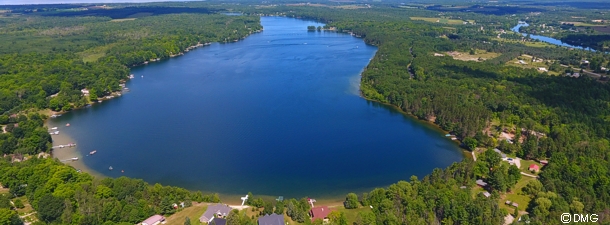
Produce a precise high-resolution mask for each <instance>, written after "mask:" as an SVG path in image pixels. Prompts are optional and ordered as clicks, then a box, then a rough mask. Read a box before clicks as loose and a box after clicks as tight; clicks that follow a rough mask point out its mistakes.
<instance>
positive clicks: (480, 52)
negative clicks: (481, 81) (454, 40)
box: [452, 50, 500, 61]
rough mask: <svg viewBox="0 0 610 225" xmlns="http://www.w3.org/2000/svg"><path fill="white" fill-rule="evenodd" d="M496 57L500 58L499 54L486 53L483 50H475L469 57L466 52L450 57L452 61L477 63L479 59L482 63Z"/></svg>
mask: <svg viewBox="0 0 610 225" xmlns="http://www.w3.org/2000/svg"><path fill="white" fill-rule="evenodd" d="M498 56H500V53H495V52H487V51H484V50H476V51H475V54H474V55H471V54H469V53H468V52H458V54H454V55H452V57H453V59H456V60H462V61H479V58H481V61H484V60H487V59H493V58H495V57H498Z"/></svg>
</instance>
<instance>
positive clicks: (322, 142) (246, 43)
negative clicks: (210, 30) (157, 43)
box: [48, 17, 463, 198]
mask: <svg viewBox="0 0 610 225" xmlns="http://www.w3.org/2000/svg"><path fill="white" fill-rule="evenodd" d="M261 21H262V24H263V26H264V31H263V32H261V33H257V34H253V35H251V36H249V37H247V38H246V39H245V40H242V41H239V42H235V43H229V44H218V43H215V44H212V45H210V46H206V47H202V48H199V49H197V50H194V51H191V52H189V53H187V54H185V55H184V56H181V57H177V58H172V59H169V60H165V61H162V62H157V63H151V64H149V65H147V66H142V67H136V68H133V69H132V73H133V74H135V79H133V80H131V81H129V82H128V83H127V87H129V89H130V90H131V91H130V92H129V93H126V94H124V95H123V96H122V97H119V98H115V99H113V100H109V101H104V102H103V103H101V104H95V105H93V106H91V107H88V108H85V109H81V110H76V111H73V112H70V113H67V114H65V115H63V116H61V117H58V118H55V119H51V120H50V121H49V124H48V126H50V127H52V126H58V127H59V130H60V131H61V132H62V133H61V134H60V135H57V136H62V135H63V136H65V135H67V136H69V137H70V138H71V139H72V140H74V141H76V143H77V144H78V149H77V151H78V153H79V154H80V157H81V158H82V161H83V162H84V164H86V165H87V166H88V167H89V168H91V169H92V170H95V171H97V172H99V173H101V174H103V175H105V176H109V177H118V176H121V175H125V176H129V177H134V178H142V179H144V180H145V181H148V182H150V183H156V182H159V183H161V184H164V185H176V186H180V187H185V188H188V189H192V190H203V191H211V192H219V193H221V194H224V195H245V194H246V193H247V192H248V191H251V192H253V193H254V194H255V195H256V194H264V195H269V196H286V197H303V196H312V197H317V198H331V197H337V196H344V195H345V194H346V193H348V192H356V193H362V192H363V191H370V190H371V189H372V188H375V187H384V186H387V185H390V184H392V183H395V182H397V181H399V180H408V179H409V178H410V177H411V175H417V176H419V177H420V178H421V177H423V176H425V175H427V174H429V173H430V172H431V171H432V170H433V169H434V168H438V167H440V168H445V167H447V166H448V165H450V164H451V163H453V162H456V161H460V160H462V158H463V153H462V151H461V150H460V149H459V148H458V146H457V145H456V143H454V142H452V141H451V140H449V139H448V138H446V137H444V134H443V133H442V131H439V130H438V129H435V128H433V127H432V126H430V125H428V124H424V123H422V122H421V121H418V120H415V119H413V118H411V117H408V116H405V115H404V114H402V113H400V112H399V111H397V110H395V109H394V108H392V107H388V106H385V105H382V104H378V103H375V102H371V101H367V100H365V99H363V98H362V97H360V96H359V82H360V73H361V72H362V71H363V69H364V68H365V67H366V65H367V64H368V62H369V61H370V59H371V58H372V57H373V56H374V54H375V52H376V50H377V48H376V47H374V46H368V45H366V44H364V42H363V40H362V39H359V38H355V37H353V36H350V35H347V34H342V33H335V32H315V31H314V32H309V31H307V26H310V25H313V26H322V25H323V24H320V23H315V22H311V21H304V20H297V19H291V18H284V17H263V18H262V19H261ZM66 123H70V124H71V126H70V127H66V126H64V125H65V124H66ZM54 136H55V135H54ZM55 144H56V145H57V144H64V143H55ZM92 150H97V153H96V154H95V155H92V156H86V155H87V154H88V152H90V151H92ZM57 151H58V152H60V151H69V149H59V150H57ZM66 157H67V156H66ZM109 166H112V167H113V168H114V170H112V171H110V170H108V168H109ZM121 170H124V173H121Z"/></svg>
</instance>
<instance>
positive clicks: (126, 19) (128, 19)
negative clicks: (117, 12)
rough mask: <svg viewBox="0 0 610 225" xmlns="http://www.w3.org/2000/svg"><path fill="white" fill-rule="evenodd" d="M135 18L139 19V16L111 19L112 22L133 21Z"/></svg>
mask: <svg viewBox="0 0 610 225" xmlns="http://www.w3.org/2000/svg"><path fill="white" fill-rule="evenodd" d="M135 19H137V18H125V19H113V20H110V22H123V21H132V20H135Z"/></svg>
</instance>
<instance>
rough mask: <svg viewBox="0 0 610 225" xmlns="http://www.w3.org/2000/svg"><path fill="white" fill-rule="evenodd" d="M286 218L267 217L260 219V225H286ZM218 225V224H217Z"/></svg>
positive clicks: (273, 215) (276, 215) (272, 215)
mask: <svg viewBox="0 0 610 225" xmlns="http://www.w3.org/2000/svg"><path fill="white" fill-rule="evenodd" d="M285 224H286V223H285V222H284V216H283V215H278V214H275V213H273V214H271V215H265V216H262V217H259V218H258V225H285ZM216 225H218V224H216Z"/></svg>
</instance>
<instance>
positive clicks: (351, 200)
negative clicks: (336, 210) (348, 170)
mask: <svg viewBox="0 0 610 225" xmlns="http://www.w3.org/2000/svg"><path fill="white" fill-rule="evenodd" d="M343 205H344V206H345V208H346V209H356V208H358V205H359V204H358V195H356V194H355V193H349V194H347V196H346V197H345V201H344V202H343Z"/></svg>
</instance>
